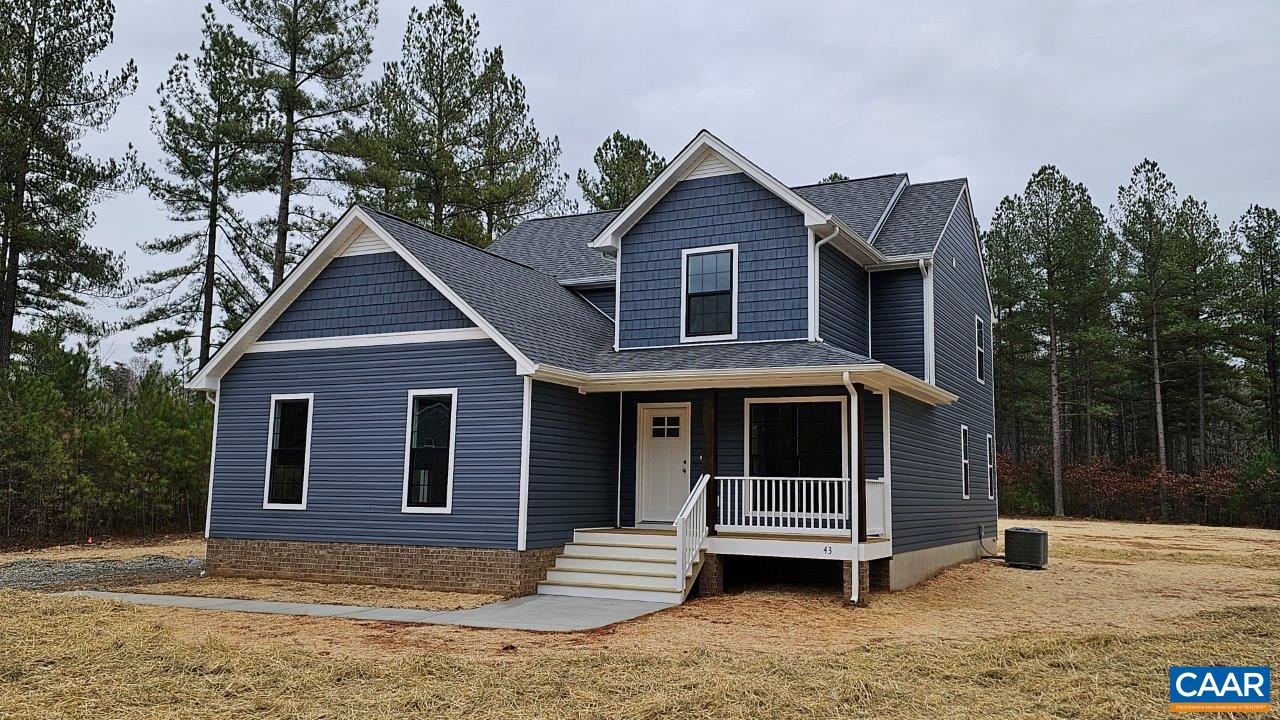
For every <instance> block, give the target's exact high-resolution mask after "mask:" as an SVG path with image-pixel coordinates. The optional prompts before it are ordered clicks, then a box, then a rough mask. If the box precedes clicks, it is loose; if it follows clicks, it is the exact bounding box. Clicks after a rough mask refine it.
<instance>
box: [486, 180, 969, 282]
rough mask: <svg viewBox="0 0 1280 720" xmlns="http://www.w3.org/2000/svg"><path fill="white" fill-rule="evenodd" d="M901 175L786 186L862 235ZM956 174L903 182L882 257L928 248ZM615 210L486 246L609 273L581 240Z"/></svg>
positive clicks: (578, 273)
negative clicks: (943, 178)
mask: <svg viewBox="0 0 1280 720" xmlns="http://www.w3.org/2000/svg"><path fill="white" fill-rule="evenodd" d="M906 177H907V176H906V175H905V174H903V173H893V174H889V175H876V176H874V177H865V178H855V179H853V180H843V181H841V182H834V183H821V184H818V185H801V186H798V187H795V188H792V189H793V190H795V191H796V193H797V194H798V195H800V197H802V198H804V199H805V200H807V201H809V202H811V203H813V204H814V205H815V206H817V207H818V209H820V210H822V211H824V212H828V213H831V214H832V215H835V216H836V217H838V218H840V219H841V220H842V221H844V223H845V224H846V225H848V226H849V227H851V228H853V229H854V230H856V231H857V232H858V234H860V235H862V236H863V237H870V236H871V233H872V231H874V230H875V227H876V224H877V223H879V222H880V218H881V217H883V216H884V212H885V209H886V208H887V207H888V206H889V202H890V201H891V200H893V195H894V193H895V192H897V190H898V186H899V185H900V184H901V183H902V181H903V180H905V179H906ZM964 182H965V181H964V180H963V179H960V180H942V181H939V182H931V183H921V184H919V185H908V186H907V187H906V189H905V190H903V192H902V195H901V197H899V198H898V202H897V204H895V205H894V208H893V211H892V212H891V213H890V214H889V217H888V218H887V219H886V220H885V224H884V227H883V228H881V230H880V234H879V235H878V236H877V237H876V238H875V247H876V249H877V250H879V251H880V252H882V253H884V254H885V255H888V256H890V257H893V256H897V255H917V254H920V253H927V252H932V251H933V246H934V245H935V244H936V243H937V241H938V237H939V236H940V235H941V234H942V228H943V226H945V225H946V222H947V218H948V217H949V216H950V214H951V208H952V206H954V205H955V200H956V198H957V197H958V196H959V194H960V189H961V188H963V187H964ZM618 212H619V211H618V210H606V211H603V212H595V213H585V214H581V215H565V216H561V217H550V218H538V219H535V220H526V221H524V222H523V223H520V224H519V225H518V226H516V227H515V229H513V230H511V231H510V232H508V233H507V234H506V235H503V236H502V237H500V238H498V239H497V240H496V241H494V243H493V244H492V245H490V246H489V251H490V252H492V253H493V254H495V255H500V256H502V257H505V258H508V259H510V260H514V261H516V262H518V263H522V264H524V265H528V266H529V267H532V268H534V269H536V270H540V271H542V272H544V273H546V274H548V275H550V276H552V277H554V278H555V279H556V280H559V281H561V282H566V283H570V282H572V281H574V280H582V279H585V278H599V277H607V276H610V275H613V274H614V261H613V259H612V258H609V257H606V256H604V255H603V254H602V253H601V252H600V251H598V250H595V249H592V248H590V247H587V244H588V243H590V242H591V241H592V240H594V239H595V238H596V236H597V235H599V234H600V231H601V230H603V229H604V228H605V226H606V225H608V224H609V222H610V221H612V220H613V219H614V218H615V217H617V215H618Z"/></svg>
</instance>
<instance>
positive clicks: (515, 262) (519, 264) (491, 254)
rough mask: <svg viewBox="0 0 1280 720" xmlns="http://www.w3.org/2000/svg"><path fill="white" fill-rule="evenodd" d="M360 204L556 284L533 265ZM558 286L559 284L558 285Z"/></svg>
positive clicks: (361, 204) (361, 205)
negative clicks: (529, 271) (531, 272)
mask: <svg viewBox="0 0 1280 720" xmlns="http://www.w3.org/2000/svg"><path fill="white" fill-rule="evenodd" d="M358 204H359V206H360V207H361V208H363V209H365V210H368V211H370V212H375V213H377V214H379V215H385V216H387V217H389V218H392V219H393V220H397V221H399V222H402V223H404V224H406V225H412V226H413V227H415V228H417V229H419V230H421V231H423V232H425V233H430V234H432V235H435V236H436V237H438V238H440V239H442V240H448V241H449V242H452V243H456V244H458V245H461V246H463V247H466V248H470V249H471V250H475V251H476V252H478V253H481V254H484V255H487V256H489V257H492V258H498V259H499V260H503V261H506V262H509V263H511V264H512V265H515V266H517V267H522V268H524V269H526V270H532V271H533V272H535V273H537V274H538V275H541V276H542V277H545V278H547V279H549V280H551V281H552V282H555V278H554V277H552V276H550V275H548V274H547V273H544V272H542V271H541V270H539V269H537V268H535V267H533V266H532V265H525V264H524V263H522V262H520V261H519V260H512V259H511V258H509V257H504V256H502V255H499V254H497V253H495V252H489V251H488V250H487V249H485V248H482V247H476V246H475V245H472V244H471V243H469V242H467V241H466V240H459V239H458V238H456V237H450V236H448V235H445V234H444V233H440V232H436V231H435V230H432V229H431V228H429V227H426V226H424V225H421V224H419V223H417V222H414V221H413V220H406V219H404V218H402V217H400V216H399V215H395V214H392V213H389V212H384V211H382V210H379V209H377V208H374V207H370V206H369V205H365V204H364V203H358ZM557 284H558V283H557Z"/></svg>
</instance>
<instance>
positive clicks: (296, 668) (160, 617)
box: [0, 521, 1280, 720]
mask: <svg viewBox="0 0 1280 720" xmlns="http://www.w3.org/2000/svg"><path fill="white" fill-rule="evenodd" d="M1003 524H1004V525H1005V526H1009V525H1011V524H1021V523H1020V522H1013V523H1011V522H1005V523H1003ZM1025 524H1035V525H1039V526H1041V527H1045V528H1047V529H1049V531H1050V533H1051V545H1052V549H1051V553H1052V559H1051V566H1050V568H1049V569H1048V570H1045V571H1039V572H1037V571H1025V570H1014V569H1010V568H1005V567H1003V566H1001V565H998V564H995V563H974V564H970V565H966V566H963V567H960V568H956V569H954V570H951V571H949V572H947V573H945V574H943V575H942V576H940V577H938V578H936V579H934V580H931V581H929V582H926V583H923V584H921V585H919V586H917V587H915V588H912V589H910V590H907V591H903V592H900V593H894V594H875V595H873V597H872V603H873V604H872V605H871V607H869V608H849V607H846V606H844V605H842V604H840V603H839V602H838V601H837V600H836V599H835V598H834V597H833V595H832V593H831V592H830V591H824V590H804V591H801V590H788V589H780V588H774V589H756V590H750V591H746V592H743V593H739V594H734V595H729V596H725V597H721V598H711V599H705V600H697V601H693V602H690V603H687V604H686V605H684V606H681V607H679V608H675V609H673V610H670V611H666V612H662V613H658V614H657V615H653V616H649V617H645V618H641V619H639V620H636V621H632V622H628V623H623V624H620V625H617V626H613V627H610V628H605V629H602V630H597V631H593V632H586V633H568V634H538V633H527V632H517V631H508V630H478V629H468V628H454V627H443V626H413V625H396V624H390V623H375V622H363V621H350V620H337V619H325V618H289V617H279V616H266V615H247V614H238V613H218V612H200V611H193V610H176V609H165V608H156V607H138V606H131V605H124V604H119V603H108V602H104V601H99V600H92V599H85V598H55V597H50V596H46V595H39V594H34V593H16V592H9V593H0V717H6V716H9V715H12V716H14V717H42V718H63V717H77V718H78V717H119V718H206V717H207V718H215V717H216V718H224V717H261V718H321V717H324V718H333V717H341V718H357V717H359V718H364V717H370V718H373V717H417V716H429V717H443V718H454V717H459V718H461V717H476V718H524V717H547V718H562V717H563V718H570V717H665V716H676V715H681V716H688V717H729V718H746V717H868V718H870V717H876V718H883V717H901V718H929V719H930V720H937V719H940V718H971V717H1011V718H1012V717H1031V718H1060V717H1072V718H1076V717H1079V718H1117V717H1122V718H1138V717H1152V718H1161V717H1168V716H1169V715H1168V711H1167V705H1166V702H1167V679H1166V678H1167V675H1166V673H1167V669H1168V666H1169V665H1170V664H1220V665H1233V664H1240V665H1259V664H1261V665H1267V664H1270V665H1275V663H1276V659H1277V658H1278V657H1280V634H1278V633H1280V567H1278V566H1277V565H1276V564H1275V562H1274V560H1275V559H1276V557H1277V555H1280V533H1275V532H1266V531H1253V530H1221V529H1214V528H1198V527H1156V526H1151V525H1129V524H1121V523H1099V522H1074V521H1058V522H1046V521H1035V522H1034V523H1032V522H1030V521H1028V522H1027V523H1025ZM1104 551H1109V552H1104ZM1242 558H1249V559H1250V560H1249V561H1248V562H1242V561H1241V559H1242Z"/></svg>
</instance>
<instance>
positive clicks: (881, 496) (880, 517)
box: [866, 477, 889, 536]
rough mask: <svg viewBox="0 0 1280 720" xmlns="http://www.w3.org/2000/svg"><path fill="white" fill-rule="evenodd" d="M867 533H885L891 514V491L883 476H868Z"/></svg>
mask: <svg viewBox="0 0 1280 720" xmlns="http://www.w3.org/2000/svg"><path fill="white" fill-rule="evenodd" d="M866 513H867V535H876V536H881V535H884V534H885V518H886V517H888V514H889V493H888V488H887V485H886V483H885V481H884V478H883V477H878V478H867V509H866Z"/></svg>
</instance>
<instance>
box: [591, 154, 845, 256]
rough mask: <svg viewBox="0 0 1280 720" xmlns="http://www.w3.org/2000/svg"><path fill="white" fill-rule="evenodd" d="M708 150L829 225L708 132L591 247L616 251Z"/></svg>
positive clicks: (811, 221) (810, 221)
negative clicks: (622, 241) (636, 224)
mask: <svg viewBox="0 0 1280 720" xmlns="http://www.w3.org/2000/svg"><path fill="white" fill-rule="evenodd" d="M708 150H710V151H713V152H715V153H718V154H719V155H720V156H721V157H723V158H724V159H725V160H727V161H728V162H730V163H732V164H733V165H735V166H737V167H738V169H740V170H741V171H742V172H743V173H745V174H746V175H747V176H748V177H750V178H751V179H752V180H755V181H756V182H758V183H760V185H762V186H763V187H764V188H765V189H766V190H769V191H770V192H772V193H773V194H775V195H777V196H778V197H779V198H782V200H783V201H784V202H786V203H787V204H788V205H791V206H792V207H794V208H795V209H797V210H799V211H800V212H801V213H803V214H804V222H805V225H810V226H818V225H826V224H827V219H828V218H829V217H830V216H829V215H828V214H827V213H825V212H823V211H822V210H820V209H819V208H817V207H816V206H814V205H813V204H812V203H810V202H809V201H808V200H805V199H804V198H802V197H800V196H799V195H798V194H796V192H795V191H794V190H792V189H791V188H789V187H787V186H786V185H784V184H782V183H781V182H779V181H778V179H777V178H775V177H773V176H772V175H770V174H769V173H767V172H765V171H764V170H762V169H761V168H760V167H759V166H758V165H756V164H755V163H753V162H751V161H750V160H748V159H747V158H746V157H744V156H743V155H742V154H741V153H739V152H738V151H737V150H734V149H733V148H731V147H729V146H728V145H726V144H725V143H724V141H722V140H720V138H717V137H716V136H715V135H712V134H711V133H710V132H708V131H706V130H702V131H700V132H699V133H698V134H697V135H696V136H695V137H694V138H693V140H692V141H690V142H689V144H688V145H685V146H684V149H683V150H681V151H680V152H679V153H678V154H677V155H676V157H675V158H674V159H672V161H671V162H670V163H668V164H667V167H666V168H664V169H663V171H662V172H661V173H659V174H658V177H656V178H654V179H653V181H652V182H650V183H649V185H648V186H647V187H646V188H645V189H644V191H643V192H641V193H640V194H639V195H637V196H636V198H635V199H634V200H632V201H631V202H630V203H628V204H627V206H626V207H625V208H623V210H622V212H620V213H618V215H617V216H616V217H614V218H613V220H612V221H611V222H610V223H609V224H608V225H606V226H605V228H604V229H603V230H601V231H600V234H599V235H597V236H596V238H595V239H594V240H592V241H591V243H590V245H589V247H593V248H598V249H604V248H614V249H615V250H616V249H617V247H618V245H619V243H620V241H621V239H622V236H623V235H625V234H626V232H627V230H629V229H630V228H631V226H632V225H634V224H635V223H636V222H637V221H638V220H639V219H640V218H642V217H644V215H645V213H647V212H649V210H650V209H651V208H652V207H653V206H654V205H656V204H657V203H658V201H659V200H661V199H662V197H663V196H664V195H666V194H667V191H669V190H670V189H671V188H672V187H674V186H675V184H676V183H677V182H679V181H680V178H682V177H683V176H684V175H685V174H686V173H687V172H688V171H689V170H691V169H692V168H693V167H695V166H696V165H697V164H698V163H699V162H701V161H702V159H703V157H704V156H705V154H706V152H707V151H708Z"/></svg>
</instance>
